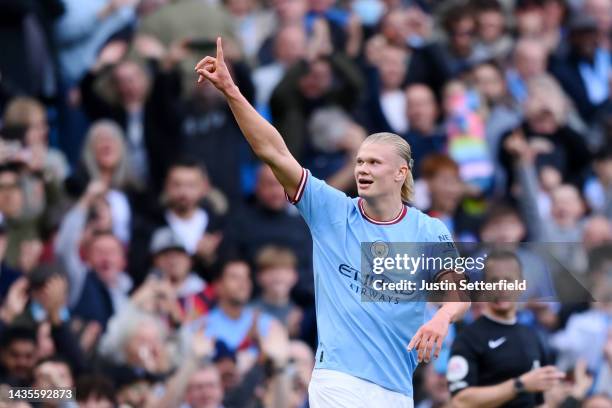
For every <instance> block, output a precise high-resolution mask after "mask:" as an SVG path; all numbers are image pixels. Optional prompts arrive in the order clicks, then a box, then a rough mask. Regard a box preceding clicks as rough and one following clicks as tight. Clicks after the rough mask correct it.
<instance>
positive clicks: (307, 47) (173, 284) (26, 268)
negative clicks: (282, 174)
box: [0, 0, 612, 408]
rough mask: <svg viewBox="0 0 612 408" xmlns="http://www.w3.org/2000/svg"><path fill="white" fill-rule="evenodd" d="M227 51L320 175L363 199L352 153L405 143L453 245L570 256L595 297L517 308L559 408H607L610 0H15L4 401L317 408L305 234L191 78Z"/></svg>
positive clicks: (7, 148)
mask: <svg viewBox="0 0 612 408" xmlns="http://www.w3.org/2000/svg"><path fill="white" fill-rule="evenodd" d="M219 35H220V36H222V37H223V42H224V48H225V58H226V60H227V61H228V65H229V66H230V68H231V71H232V74H233V76H234V79H235V81H236V83H237V84H238V86H239V88H240V89H241V91H242V93H243V94H244V95H245V96H246V97H247V99H248V100H249V101H250V102H251V103H252V104H253V105H254V106H255V107H256V109H257V110H258V111H259V112H260V113H261V115H263V116H264V117H265V118H266V119H268V120H269V121H270V122H271V123H273V124H274V125H275V126H276V127H277V128H278V129H279V131H280V132H281V134H282V135H283V137H284V138H285V141H286V143H287V145H288V146H289V149H290V150H291V152H292V153H293V154H294V155H295V156H296V157H297V158H298V160H299V161H300V163H301V164H302V165H303V166H304V167H306V168H308V169H310V170H311V172H312V174H313V175H314V176H316V177H318V178H321V179H324V180H326V181H327V183H328V184H330V185H332V186H334V187H336V188H338V189H340V190H342V191H344V192H346V193H347V194H349V195H354V194H355V193H356V187H355V183H354V177H353V165H354V162H353V157H354V154H355V152H356V151H357V149H358V148H359V146H360V143H361V142H362V141H363V140H364V138H366V137H367V135H368V134H371V133H374V132H383V131H389V132H393V133H397V134H399V135H401V136H402V137H404V138H405V139H406V140H407V141H408V142H409V143H410V145H411V147H412V153H413V158H414V161H415V166H414V176H415V180H416V184H415V190H416V195H415V197H416V198H415V200H414V202H413V203H411V204H412V205H413V206H415V207H417V208H419V209H421V210H422V211H425V212H426V213H428V214H429V215H431V216H433V217H437V218H440V219H441V220H442V221H443V222H444V223H445V224H446V226H447V227H448V229H449V230H450V231H451V232H452V234H453V236H454V238H455V240H456V241H460V242H480V243H485V244H497V243H514V244H516V243H520V242H539V243H548V242H556V243H561V244H565V243H567V244H568V246H567V247H562V249H561V250H560V251H558V256H559V258H560V259H562V260H564V261H565V262H566V263H567V265H569V268H570V269H571V270H572V271H573V272H575V273H576V276H578V278H577V279H578V280H579V281H580V282H581V284H582V285H584V287H585V288H587V290H588V291H590V292H591V293H595V295H596V296H594V297H595V298H596V299H597V302H589V301H581V302H578V301H576V302H543V301H540V300H538V299H541V298H544V297H546V296H548V295H551V294H554V291H555V288H550V287H549V288H539V289H541V291H540V293H532V294H531V295H533V297H532V298H528V299H523V301H524V302H522V303H521V305H520V308H521V310H520V313H519V315H520V316H521V319H522V320H521V321H523V322H524V324H528V325H530V327H532V328H533V330H534V332H537V333H538V334H539V335H541V336H542V338H543V339H544V341H545V344H546V345H547V346H548V347H549V351H550V353H551V355H553V356H555V359H556V361H557V365H558V367H559V368H560V369H562V370H567V371H568V373H572V374H573V375H571V376H568V377H567V380H566V381H564V382H563V383H562V384H561V385H559V386H558V387H555V388H554V389H551V390H550V391H549V393H548V394H547V404H548V406H549V407H558V406H562V405H563V404H567V400H568V398H569V397H570V396H571V397H572V398H574V401H575V402H576V404H578V406H582V407H586V408H595V407H597V408H610V407H612V76H611V74H612V60H611V58H610V55H611V54H610V52H611V51H612V0H567V1H564V0H469V1H455V0H449V1H435V0H351V1H348V0H343V1H338V2H335V1H333V0H261V1H257V0H225V1H219V0H87V1H82V0H0V50H2V51H1V53H2V56H1V57H0V118H1V128H0V136H1V137H0V260H1V264H0V384H3V385H0V405H2V404H3V403H7V402H6V401H8V400H6V399H4V398H5V397H4V395H5V394H4V393H5V391H6V390H7V388H6V387H7V385H10V386H33V387H38V388H48V387H51V388H55V387H75V388H76V399H75V401H76V402H75V401H72V402H61V403H49V404H47V405H44V404H43V405H41V406H60V407H72V406H82V407H113V406H126V407H127V406H129V407H185V408H187V407H191V408H205V407H206V408H219V407H222V406H223V407H226V408H231V407H266V408H276V407H278V408H289V407H291V408H302V407H307V406H308V405H307V388H308V383H309V381H310V374H311V371H312V368H313V366H314V354H313V350H314V349H315V348H316V344H317V340H316V339H317V336H316V322H315V310H314V302H313V299H314V293H313V275H312V267H313V265H312V242H311V237H310V233H309V230H308V228H307V227H306V225H305V223H304V222H303V221H302V219H301V218H300V216H299V214H298V213H297V211H296V209H295V208H293V207H292V206H291V205H290V204H289V203H288V202H287V200H286V199H285V193H284V191H283V188H282V187H281V185H280V184H279V183H278V182H277V181H276V179H275V178H274V176H273V173H272V171H271V169H270V168H268V167H265V166H262V165H261V164H260V163H259V162H258V161H257V160H256V158H255V157H254V155H253V154H252V152H251V151H250V149H249V147H248V145H247V144H246V142H245V141H244V139H243V137H242V135H241V132H240V129H239V128H238V126H237V124H236V122H235V121H234V119H233V116H232V114H231V111H230V110H229V108H228V106H227V104H226V103H225V100H224V97H223V95H222V94H220V93H219V92H218V91H217V90H216V89H215V88H214V87H213V86H211V85H210V84H208V83H203V84H200V85H199V86H196V80H197V76H196V75H195V73H194V65H195V64H196V62H197V61H198V60H199V59H201V58H202V57H203V56H205V55H214V52H215V39H216V37H217V36H219ZM569 248H571V250H570V249H569ZM356 262H357V261H356ZM553 286H554V285H553ZM539 289H538V290H539ZM480 311H481V307H479V305H478V304H474V306H473V308H472V310H471V312H470V313H469V315H468V316H466V318H465V322H460V323H458V324H456V325H455V327H454V328H453V331H452V333H451V336H450V337H449V339H448V340H447V343H448V344H446V346H445V348H446V349H447V350H448V348H449V346H450V344H451V343H452V339H453V333H455V332H457V331H460V330H461V327H462V325H464V324H465V323H468V322H470V321H473V320H474V319H475V318H476V317H478V315H479V313H480ZM408 341H409V339H406V342H408ZM447 354H448V353H447ZM442 356H444V353H443V354H442ZM572 370H573V371H572ZM445 372H446V361H445V359H444V357H443V358H440V359H439V360H438V361H437V362H435V363H432V364H429V365H427V366H425V367H421V368H419V369H418V371H417V373H416V377H415V403H416V406H418V407H419V408H430V407H443V406H448V405H449V401H450V394H449V391H448V385H447V381H446V377H445ZM2 406H4V405H2ZM9 406H28V405H27V404H21V405H19V404H17V403H15V404H13V405H9ZM563 406H566V405H563Z"/></svg>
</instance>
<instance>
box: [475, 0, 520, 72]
mask: <svg viewBox="0 0 612 408" xmlns="http://www.w3.org/2000/svg"><path fill="white" fill-rule="evenodd" d="M473 7H474V11H475V14H476V27H477V28H476V33H477V34H476V35H477V37H478V40H477V42H476V45H475V48H476V49H482V50H483V52H484V54H485V55H486V57H487V58H488V59H494V60H497V61H504V60H505V59H506V57H507V56H508V54H509V53H510V51H511V49H512V39H511V37H510V36H509V35H508V34H507V32H506V29H507V27H506V24H507V23H506V18H505V15H504V9H503V7H502V5H501V3H500V2H499V1H498V0H477V1H474V2H473Z"/></svg>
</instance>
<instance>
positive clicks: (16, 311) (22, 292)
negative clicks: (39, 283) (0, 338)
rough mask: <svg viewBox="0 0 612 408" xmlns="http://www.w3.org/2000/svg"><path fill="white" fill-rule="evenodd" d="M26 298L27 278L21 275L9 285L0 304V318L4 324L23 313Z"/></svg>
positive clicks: (26, 301) (27, 297) (27, 298)
mask: <svg viewBox="0 0 612 408" xmlns="http://www.w3.org/2000/svg"><path fill="white" fill-rule="evenodd" d="M28 300H29V295H28V280H27V278H25V277H21V278H19V279H17V280H16V281H15V282H14V283H13V284H12V285H11V287H10V289H9V291H8V294H7V296H6V299H4V303H2V304H1V305H0V319H1V320H2V321H3V322H4V323H5V324H10V323H11V322H12V321H13V320H14V319H15V317H17V316H19V315H20V314H21V313H23V311H24V309H25V307H26V304H27V303H28Z"/></svg>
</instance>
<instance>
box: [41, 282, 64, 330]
mask: <svg viewBox="0 0 612 408" xmlns="http://www.w3.org/2000/svg"><path fill="white" fill-rule="evenodd" d="M67 298H68V282H67V281H66V278H64V277H63V276H60V275H55V276H53V277H52V278H50V279H49V281H48V282H47V283H46V284H45V287H44V288H43V291H42V297H41V304H42V306H43V307H44V308H45V310H46V311H47V315H48V316H49V319H50V321H51V324H53V325H59V324H60V323H61V311H62V308H64V307H65V306H66V301H67Z"/></svg>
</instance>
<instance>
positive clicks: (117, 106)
mask: <svg viewBox="0 0 612 408" xmlns="http://www.w3.org/2000/svg"><path fill="white" fill-rule="evenodd" d="M143 41H144V40H143V39H142V38H141V39H140V42H139V43H137V44H136V47H137V49H138V50H139V51H140V52H141V54H145V53H146V52H149V53H152V52H151V51H148V50H144V49H143V48H144V47H145V46H144V45H142V43H143ZM152 41H155V40H152ZM159 46H160V47H161V48H162V51H161V55H156V56H155V57H156V59H152V60H151V63H150V64H149V66H150V67H152V69H151V70H149V69H147V68H149V67H144V66H143V65H141V64H139V63H138V62H136V61H135V60H129V59H128V60H119V59H118V58H120V57H121V55H116V56H111V57H108V58H106V59H105V58H102V57H103V56H104V55H105V54H104V53H102V54H101V58H100V59H99V60H98V61H97V63H96V64H95V65H94V66H92V69H91V70H90V71H89V72H88V73H87V74H86V75H85V76H84V78H83V80H82V81H81V82H80V90H81V95H82V106H83V109H84V110H85V112H86V113H87V116H88V117H89V119H90V120H92V121H97V120H99V119H112V120H114V121H115V122H117V123H118V124H119V125H120V126H121V128H122V130H123V132H122V133H121V136H122V137H123V140H124V145H125V149H126V150H125V154H126V155H129V156H130V160H129V162H128V164H129V171H130V175H131V177H132V178H133V181H134V182H135V184H136V185H137V186H138V187H139V188H140V189H142V188H144V186H145V185H149V186H152V187H153V190H154V191H155V192H158V191H159V190H160V189H161V183H160V181H161V180H162V179H163V176H164V175H165V174H166V170H167V168H168V166H169V164H170V163H171V162H172V160H174V159H175V158H176V156H177V154H178V151H179V145H177V143H176V141H170V140H169V139H170V135H172V134H175V133H176V132H177V131H178V126H179V117H178V112H177V113H175V114H173V112H176V108H175V107H174V106H173V104H172V103H171V101H172V100H174V99H176V98H177V97H178V95H179V94H180V82H179V81H180V78H179V77H178V73H177V72H176V71H175V70H174V67H175V65H176V64H177V62H178V60H180V57H182V56H184V55H185V54H186V51H184V50H183V49H182V48H179V49H176V48H178V47H179V46H178V45H175V46H174V48H172V50H171V51H170V50H165V49H164V48H163V46H161V45H159ZM146 56H147V57H151V58H153V57H152V56H151V55H146ZM105 75H106V76H107V77H108V76H110V78H108V79H107V81H108V82H110V84H109V85H110V88H111V90H112V91H113V92H112V95H105V96H103V95H100V94H99V91H97V90H96V88H95V85H96V84H97V83H99V82H100V81H99V78H101V77H102V78H103V77H104V76H105ZM106 91H107V92H108V89H107V90H106ZM105 98H106V99H105ZM109 98H112V99H111V100H108V99H109Z"/></svg>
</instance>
